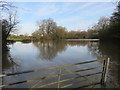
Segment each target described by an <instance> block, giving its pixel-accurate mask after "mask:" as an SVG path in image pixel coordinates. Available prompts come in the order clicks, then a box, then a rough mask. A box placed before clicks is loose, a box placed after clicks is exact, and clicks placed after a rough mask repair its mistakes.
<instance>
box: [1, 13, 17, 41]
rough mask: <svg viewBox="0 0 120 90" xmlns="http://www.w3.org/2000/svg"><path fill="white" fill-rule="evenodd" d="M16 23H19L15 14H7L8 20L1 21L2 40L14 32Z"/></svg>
mask: <svg viewBox="0 0 120 90" xmlns="http://www.w3.org/2000/svg"><path fill="white" fill-rule="evenodd" d="M18 23H19V22H18V20H17V17H16V12H9V14H8V18H7V19H3V20H2V31H3V33H2V34H3V37H4V39H7V37H8V36H9V35H10V33H12V32H14V31H15V30H16V26H17V24H18Z"/></svg>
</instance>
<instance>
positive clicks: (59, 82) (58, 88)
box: [58, 67, 61, 90]
mask: <svg viewBox="0 0 120 90" xmlns="http://www.w3.org/2000/svg"><path fill="white" fill-rule="evenodd" d="M60 75H61V67H60V68H59V74H58V90H59V88H60Z"/></svg>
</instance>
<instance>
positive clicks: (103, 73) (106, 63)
mask: <svg viewBox="0 0 120 90" xmlns="http://www.w3.org/2000/svg"><path fill="white" fill-rule="evenodd" d="M98 61H102V62H103V65H101V66H97V67H92V68H87V69H86V68H85V69H80V70H74V71H72V70H68V69H66V67H68V68H69V67H71V66H76V65H82V64H88V63H93V62H98ZM109 61H110V59H109V58H107V59H99V60H92V61H86V62H80V63H75V64H67V65H61V66H56V67H49V68H42V69H35V70H29V71H24V72H17V73H9V74H2V75H0V78H2V77H8V76H14V75H19V74H26V73H32V72H38V71H47V70H52V71H54V70H56V69H58V70H59V73H57V74H55V75H48V76H42V77H39V78H35V79H30V80H23V81H20V82H15V83H9V84H3V85H0V87H7V86H11V85H17V84H22V83H29V82H34V81H43V80H46V79H49V78H53V77H58V79H57V81H54V82H50V83H46V84H43V85H38V83H37V84H34V85H32V86H31V87H30V88H46V87H48V86H51V85H57V88H58V89H59V88H69V87H70V86H74V85H76V84H79V83H81V82H84V81H87V82H92V81H93V80H98V81H99V82H94V83H91V84H88V85H83V86H79V87H77V88H83V87H90V86H95V85H98V84H99V85H101V88H105V84H106V80H107V73H108V66H109ZM98 68H102V71H101V72H95V73H90V74H86V75H80V74H78V73H79V72H82V71H88V70H94V69H98ZM62 70H65V71H67V72H66V73H62ZM70 74H75V75H77V77H72V78H67V79H62V78H61V76H64V75H68V76H69V75H70ZM97 74H101V77H98V78H87V77H88V76H92V75H97ZM79 78H85V79H84V80H79V81H77V82H74V83H72V81H71V80H77V79H79ZM67 81H71V82H70V83H69V84H67V85H63V86H61V84H62V83H64V82H67Z"/></svg>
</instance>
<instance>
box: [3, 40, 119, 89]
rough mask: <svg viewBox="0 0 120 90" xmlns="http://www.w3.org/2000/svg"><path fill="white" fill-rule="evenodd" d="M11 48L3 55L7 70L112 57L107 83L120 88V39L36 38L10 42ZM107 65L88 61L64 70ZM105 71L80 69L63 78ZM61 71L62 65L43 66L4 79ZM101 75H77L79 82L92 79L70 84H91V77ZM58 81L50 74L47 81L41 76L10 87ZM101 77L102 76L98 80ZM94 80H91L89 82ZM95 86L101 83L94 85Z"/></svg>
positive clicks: (16, 78) (6, 71)
mask: <svg viewBox="0 0 120 90" xmlns="http://www.w3.org/2000/svg"><path fill="white" fill-rule="evenodd" d="M8 47H9V49H10V51H8V52H7V53H6V54H4V56H3V72H2V73H3V74H8V73H16V72H22V71H28V70H36V69H40V68H48V67H53V66H59V65H66V64H75V63H80V62H85V61H90V60H96V59H103V58H107V57H109V58H110V64H109V70H108V71H109V72H108V78H107V84H106V87H109V88H118V87H120V86H119V85H120V83H119V82H120V81H119V78H118V77H119V72H118V71H119V70H118V69H119V66H120V55H119V54H120V47H119V43H108V42H99V41H97V40H96V41H36V42H28V43H27V42H26V43H25V42H15V43H12V44H9V45H8ZM101 65H103V62H102V61H98V62H94V63H88V64H83V65H77V66H75V65H74V66H71V67H66V68H65V69H62V70H61V72H62V73H66V72H69V71H75V70H79V69H85V68H91V67H96V66H101ZM98 71H102V68H98V69H94V70H88V71H83V72H78V73H74V74H68V75H64V76H61V80H63V79H68V78H73V77H77V75H78V74H79V75H86V74H91V73H96V72H98ZM58 72H59V69H52V70H46V71H45V70H43V71H41V72H40V71H39V72H31V73H26V74H25V73H24V74H19V75H13V76H7V77H3V78H2V79H3V80H2V83H3V84H8V83H14V82H20V81H24V80H31V79H35V78H39V77H42V76H50V75H53V74H56V73H58ZM96 77H101V74H98V75H93V76H89V77H85V78H79V79H77V80H76V79H75V80H73V81H72V82H73V83H75V82H79V81H81V80H84V79H86V78H87V79H88V81H85V82H83V83H77V84H74V85H71V86H70V87H72V88H75V87H79V86H82V85H83V86H84V85H88V84H90V83H91V81H89V78H96ZM54 81H58V77H53V78H48V79H46V81H45V80H43V81H41V80H37V81H33V82H30V83H20V84H15V85H11V86H7V87H12V88H13V87H17V88H22V87H23V88H31V87H33V88H38V87H40V86H41V85H44V84H46V83H50V82H54ZM96 81H100V80H95V81H94V82H96ZM89 82H90V83H89ZM69 83H71V81H67V82H64V83H61V84H60V87H62V86H65V85H67V84H69ZM7 87H5V88H7ZM47 87H58V84H53V85H51V86H47ZM92 87H94V88H96V87H100V86H99V85H94V86H92Z"/></svg>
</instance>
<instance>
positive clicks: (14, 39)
mask: <svg viewBox="0 0 120 90" xmlns="http://www.w3.org/2000/svg"><path fill="white" fill-rule="evenodd" d="M7 40H13V41H22V40H23V39H21V38H8V39H7Z"/></svg>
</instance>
